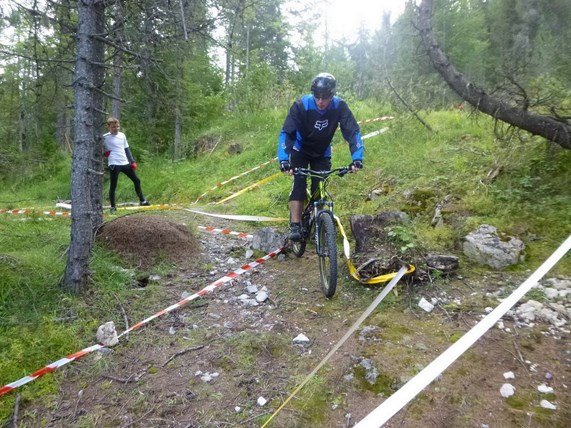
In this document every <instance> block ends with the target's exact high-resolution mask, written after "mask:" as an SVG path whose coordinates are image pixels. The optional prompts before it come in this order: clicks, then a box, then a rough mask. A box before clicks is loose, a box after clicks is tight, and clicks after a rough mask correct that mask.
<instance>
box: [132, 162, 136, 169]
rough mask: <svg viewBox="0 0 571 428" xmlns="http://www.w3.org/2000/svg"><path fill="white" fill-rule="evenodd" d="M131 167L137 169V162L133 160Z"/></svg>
mask: <svg viewBox="0 0 571 428" xmlns="http://www.w3.org/2000/svg"><path fill="white" fill-rule="evenodd" d="M131 169H132V170H133V171H134V170H136V169H137V162H132V163H131Z"/></svg>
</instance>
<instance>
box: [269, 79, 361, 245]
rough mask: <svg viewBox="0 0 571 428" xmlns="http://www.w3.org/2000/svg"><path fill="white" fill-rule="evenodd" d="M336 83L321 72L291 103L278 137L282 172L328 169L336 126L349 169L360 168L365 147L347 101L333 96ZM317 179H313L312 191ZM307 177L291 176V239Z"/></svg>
mask: <svg viewBox="0 0 571 428" xmlns="http://www.w3.org/2000/svg"><path fill="white" fill-rule="evenodd" d="M336 86H337V82H336V80H335V77H333V75H331V74H329V73H320V74H318V75H317V76H315V78H314V79H313V81H312V82H311V94H306V95H303V96H302V97H301V98H300V99H298V100H297V101H295V102H294V103H293V105H292V106H291V108H290V110H289V113H288V115H287V117H286V119H285V122H284V124H283V127H282V130H281V133H280V135H279V138H278V160H279V163H280V170H281V171H282V172H283V173H286V174H289V175H294V169H295V168H307V167H308V165H309V167H310V168H311V169H313V170H318V171H326V170H330V169H331V140H332V139H333V136H334V135H335V131H336V130H337V127H338V126H340V127H341V133H342V134H343V138H344V139H345V140H346V141H347V142H348V143H349V149H350V151H351V159H352V161H353V162H352V163H351V165H350V168H351V172H356V171H357V170H359V169H361V168H363V155H364V146H363V139H362V138H361V131H360V129H359V125H358V124H357V121H356V120H355V117H354V116H353V113H352V112H351V110H350V109H349V106H348V105H347V103H346V102H345V101H344V100H342V99H341V98H339V97H338V96H336V95H335V90H336ZM317 186H318V181H317V180H316V179H312V182H311V194H313V193H314V192H315V190H316V189H317ZM306 188H307V182H306V177H304V176H300V175H294V178H293V187H292V190H291V193H290V195H289V211H290V239H291V240H292V241H299V240H300V239H301V213H302V210H303V203H304V201H305V199H306V198H307V196H306V195H307V190H306Z"/></svg>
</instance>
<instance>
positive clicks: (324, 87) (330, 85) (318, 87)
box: [311, 73, 337, 97]
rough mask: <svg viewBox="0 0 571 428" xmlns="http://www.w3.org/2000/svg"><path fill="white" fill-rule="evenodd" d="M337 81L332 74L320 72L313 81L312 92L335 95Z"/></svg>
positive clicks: (316, 94) (320, 94)
mask: <svg viewBox="0 0 571 428" xmlns="http://www.w3.org/2000/svg"><path fill="white" fill-rule="evenodd" d="M336 86H337V81H336V80H335V77H333V75H332V74H329V73H319V74H318V75H317V76H315V78H314V79H313V81H312V82H311V93H312V94H313V95H315V96H324V97H331V96H333V95H335V87H336Z"/></svg>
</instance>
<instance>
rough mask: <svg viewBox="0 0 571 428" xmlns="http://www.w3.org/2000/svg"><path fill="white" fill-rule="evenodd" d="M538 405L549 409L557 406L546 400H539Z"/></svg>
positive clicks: (554, 408)
mask: <svg viewBox="0 0 571 428" xmlns="http://www.w3.org/2000/svg"><path fill="white" fill-rule="evenodd" d="M539 405H540V406H541V407H543V408H544V409H550V410H557V406H556V405H555V404H553V403H550V402H549V401H547V400H541V402H540V403H539Z"/></svg>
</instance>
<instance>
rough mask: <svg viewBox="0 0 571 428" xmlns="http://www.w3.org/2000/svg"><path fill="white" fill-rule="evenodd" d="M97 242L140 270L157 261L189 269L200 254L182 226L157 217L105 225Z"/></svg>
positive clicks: (132, 218) (186, 228)
mask: <svg viewBox="0 0 571 428" xmlns="http://www.w3.org/2000/svg"><path fill="white" fill-rule="evenodd" d="M96 240H97V242H99V243H100V244H102V245H104V246H105V247H106V248H109V249H110V250H112V251H114V252H116V253H117V254H119V256H120V257H121V258H122V259H124V260H125V261H127V262H128V263H131V264H133V265H135V266H137V267H138V268H140V269H148V268H150V267H152V266H154V265H156V264H157V263H159V262H160V261H168V262H171V263H174V264H176V265H178V266H184V267H190V264H191V263H192V261H193V260H195V259H196V257H191V256H193V255H196V254H198V253H199V252H200V243H199V242H198V240H197V239H196V238H195V237H194V236H193V234H192V233H191V232H190V230H189V229H188V227H187V226H186V225H185V224H181V223H175V222H173V221H170V220H167V219H165V218H164V217H161V216H154V215H149V216H146V215H142V216H126V217H121V218H117V219H115V220H113V221H110V222H107V223H105V224H104V225H103V226H102V227H101V228H100V229H99V231H98V232H97V236H96Z"/></svg>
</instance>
